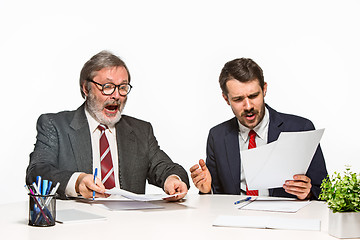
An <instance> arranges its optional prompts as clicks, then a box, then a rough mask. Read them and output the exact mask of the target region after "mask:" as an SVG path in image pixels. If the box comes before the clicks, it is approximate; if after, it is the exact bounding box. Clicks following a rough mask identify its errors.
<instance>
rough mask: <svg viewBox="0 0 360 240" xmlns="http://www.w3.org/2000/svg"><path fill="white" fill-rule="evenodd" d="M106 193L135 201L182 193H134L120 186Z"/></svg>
mask: <svg viewBox="0 0 360 240" xmlns="http://www.w3.org/2000/svg"><path fill="white" fill-rule="evenodd" d="M105 193H106V194H110V195H119V196H122V197H125V198H127V199H131V200H135V201H157V200H163V199H166V198H170V197H175V196H178V195H180V194H173V195H167V194H152V195H150V194H136V193H132V192H129V191H126V190H123V189H120V188H112V189H110V190H106V191H105ZM102 200H103V199H102Z"/></svg>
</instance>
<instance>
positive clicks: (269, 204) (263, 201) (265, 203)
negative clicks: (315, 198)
mask: <svg viewBox="0 0 360 240" xmlns="http://www.w3.org/2000/svg"><path fill="white" fill-rule="evenodd" d="M310 203H311V202H310V201H300V200H296V199H295V198H287V199H285V198H261V197H258V198H257V199H256V200H250V201H248V202H243V203H241V204H239V205H237V208H238V209H242V210H255V211H269V212H287V213H295V212H297V211H299V210H300V209H301V208H303V207H305V206H307V205H309V204H310Z"/></svg>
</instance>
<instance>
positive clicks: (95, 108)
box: [85, 91, 126, 127]
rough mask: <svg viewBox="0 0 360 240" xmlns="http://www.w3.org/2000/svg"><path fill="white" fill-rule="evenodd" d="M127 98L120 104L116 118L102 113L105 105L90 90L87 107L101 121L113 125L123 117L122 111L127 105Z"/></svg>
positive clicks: (109, 125)
mask: <svg viewBox="0 0 360 240" xmlns="http://www.w3.org/2000/svg"><path fill="white" fill-rule="evenodd" d="M125 103H126V100H125V101H124V103H123V104H120V108H119V110H118V112H117V113H116V116H115V117H114V118H111V119H110V118H108V117H106V116H105V115H104V114H103V113H102V109H103V106H102V105H100V104H99V102H98V101H97V99H96V97H95V96H94V94H92V93H91V91H90V92H89V95H88V96H87V98H86V104H85V105H86V108H87V110H88V111H89V113H90V115H91V116H92V117H93V118H94V119H95V120H96V121H98V122H99V123H101V124H104V125H107V126H108V127H113V126H115V124H116V123H117V122H119V121H120V119H121V112H122V110H123V109H124V107H125Z"/></svg>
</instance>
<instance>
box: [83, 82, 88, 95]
mask: <svg viewBox="0 0 360 240" xmlns="http://www.w3.org/2000/svg"><path fill="white" fill-rule="evenodd" d="M82 90H83V92H84V94H85V96H86V97H87V96H88V95H89V91H88V89H87V88H86V84H85V83H84V84H83V85H82Z"/></svg>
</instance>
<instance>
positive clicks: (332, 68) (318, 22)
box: [0, 0, 360, 203]
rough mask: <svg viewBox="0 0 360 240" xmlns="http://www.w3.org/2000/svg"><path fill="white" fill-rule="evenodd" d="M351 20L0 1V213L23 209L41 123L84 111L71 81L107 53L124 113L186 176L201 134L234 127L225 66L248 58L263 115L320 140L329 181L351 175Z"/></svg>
mask: <svg viewBox="0 0 360 240" xmlns="http://www.w3.org/2000/svg"><path fill="white" fill-rule="evenodd" d="M359 11H360V2H359V1H314V0H311V1H266V0H263V1H240V0H237V1H227V0H221V1H209V0H208V1H195V0H182V1H165V0H164V1H159V0H152V1H115V0H114V1H106V0H103V1H73V0H72V1H58V2H57V3H55V1H36V0H35V1H34V0H33V1H26V0H24V1H16V0H12V1H4V0H0V34H1V38H0V39H1V40H0V43H1V44H0V69H1V80H0V81H1V94H0V102H1V109H2V114H1V118H0V119H1V138H2V143H1V149H0V164H1V173H2V174H1V185H0V188H1V192H2V195H3V196H7V197H2V198H0V203H4V202H10V201H17V200H19V201H20V200H24V199H26V197H27V196H26V193H25V190H24V188H23V185H24V183H25V170H26V167H27V165H28V161H29V154H30V152H31V151H32V150H33V144H34V143H35V137H36V130H35V125H36V120H37V118H38V116H39V115H40V114H41V113H47V112H58V111H62V110H74V109H76V108H77V107H78V106H80V105H81V104H82V102H83V99H82V98H81V95H80V90H79V86H78V79H79V73H80V70H81V68H82V66H83V64H84V63H85V62H86V61H87V60H88V59H89V58H90V57H91V56H93V55H94V54H96V53H97V52H99V51H101V50H104V49H105V50H110V51H112V52H113V53H115V54H116V55H118V56H120V57H121V58H122V59H123V60H124V61H125V62H126V63H127V65H128V67H129V69H130V72H131V74H132V81H131V83H132V85H133V86H134V88H133V90H132V92H131V94H130V95H129V100H128V103H127V106H126V107H125V111H124V113H125V114H128V115H131V116H134V117H137V118H140V119H143V120H146V121H149V122H151V123H152V124H153V127H154V131H155V135H156V137H157V139H158V141H159V144H160V146H161V148H162V149H163V150H165V152H166V153H167V154H168V155H169V156H170V157H171V158H172V159H173V161H175V162H178V163H180V164H181V165H183V166H184V168H185V169H186V170H188V169H189V168H190V167H191V166H192V165H193V164H195V163H196V162H197V161H198V160H199V159H200V158H205V146H206V138H207V134H208V131H209V129H210V128H211V127H213V126H215V125H216V124H218V123H221V122H223V121H225V120H227V119H229V118H231V117H233V114H232V112H231V110H230V108H229V107H228V105H227V104H226V103H225V101H224V100H223V99H222V97H221V91H220V87H219V86H218V76H219V73H220V71H221V68H222V66H223V65H224V63H225V62H227V61H229V60H232V59H234V58H238V57H250V58H252V59H254V60H255V61H256V62H257V63H258V64H259V65H260V66H261V67H262V68H263V71H264V75H265V80H266V81H267V82H268V93H267V96H266V102H267V103H268V104H269V105H270V106H272V107H273V108H275V109H276V110H278V111H280V112H286V113H292V114H296V115H300V116H304V117H307V118H309V119H311V120H312V121H313V123H314V124H315V126H316V127H317V128H325V129H326V130H325V134H324V136H323V139H322V140H321V145H322V148H323V152H324V155H325V158H326V163H327V167H328V171H329V172H330V173H331V172H333V171H343V170H344V168H345V167H344V165H345V164H349V165H352V168H353V170H354V171H357V172H359V171H360V163H359V156H358V151H357V150H358V148H359V146H360V145H359V142H358V140H359V135H360V130H359V127H358V121H359V114H358V111H359V109H358V107H359V98H358V89H359V86H360V83H359V82H360V79H359V74H358V73H359V70H358V69H359V67H360V65H359V63H360V61H359V56H360V47H359V45H360V37H359V36H360V35H359V23H360V14H359ZM157 191H159V189H156V188H152V187H149V188H148V192H157ZM190 192H193V193H195V192H197V190H196V189H195V187H194V185H193V184H192V188H191V189H190Z"/></svg>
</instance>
